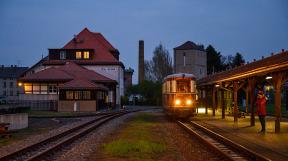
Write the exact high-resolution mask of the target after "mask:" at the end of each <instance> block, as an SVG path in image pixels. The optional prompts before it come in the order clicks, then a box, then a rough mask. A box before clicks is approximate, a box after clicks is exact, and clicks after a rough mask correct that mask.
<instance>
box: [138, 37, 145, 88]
mask: <svg viewBox="0 0 288 161" xmlns="http://www.w3.org/2000/svg"><path fill="white" fill-rule="evenodd" d="M138 61H139V62H138V84H140V83H141V82H142V81H143V80H144V40H139V60H138Z"/></svg>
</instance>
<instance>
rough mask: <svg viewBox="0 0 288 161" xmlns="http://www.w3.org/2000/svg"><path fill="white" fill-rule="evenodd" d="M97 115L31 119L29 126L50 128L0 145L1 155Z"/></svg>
mask: <svg viewBox="0 0 288 161" xmlns="http://www.w3.org/2000/svg"><path fill="white" fill-rule="evenodd" d="M96 117H99V116H94V117H85V118H57V119H55V118H48V119H47V118H46V119H29V128H31V129H33V128H34V129H39V130H40V129H41V128H49V130H45V131H42V132H41V133H35V134H31V135H29V136H27V137H26V138H24V139H22V140H15V141H14V142H13V143H11V144H9V145H5V146H2V147H0V156H4V155H7V154H10V153H12V152H15V151H17V150H19V149H22V148H24V147H26V146H29V145H32V144H35V143H37V142H40V141H42V140H44V139H46V138H48V137H51V136H54V135H57V134H59V133H61V132H63V131H66V130H69V129H71V128H73V127H75V126H78V125H80V124H82V123H84V122H88V121H90V120H92V119H95V118H96Z"/></svg>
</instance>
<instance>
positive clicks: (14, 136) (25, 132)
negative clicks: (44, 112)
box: [0, 128, 41, 147]
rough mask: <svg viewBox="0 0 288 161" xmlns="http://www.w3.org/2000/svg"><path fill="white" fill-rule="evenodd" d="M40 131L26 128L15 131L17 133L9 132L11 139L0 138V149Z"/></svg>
mask: <svg viewBox="0 0 288 161" xmlns="http://www.w3.org/2000/svg"><path fill="white" fill-rule="evenodd" d="M40 131H41V130H40V129H32V128H26V129H22V130H17V131H11V132H10V134H11V138H8V139H5V138H0V147H1V146H5V145H9V144H11V143H12V142H14V141H17V140H21V139H23V138H26V137H27V136H29V135H31V134H34V133H39V132H40Z"/></svg>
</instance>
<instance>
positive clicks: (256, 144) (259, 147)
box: [195, 112, 288, 161]
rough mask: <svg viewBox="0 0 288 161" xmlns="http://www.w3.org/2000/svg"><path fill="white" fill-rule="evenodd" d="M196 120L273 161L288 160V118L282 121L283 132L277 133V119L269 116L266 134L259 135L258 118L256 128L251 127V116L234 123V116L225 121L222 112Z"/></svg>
mask: <svg viewBox="0 0 288 161" xmlns="http://www.w3.org/2000/svg"><path fill="white" fill-rule="evenodd" d="M195 118H197V119H199V120H202V121H204V122H205V123H208V124H209V125H212V127H213V126H214V127H216V128H220V129H221V130H220V131H219V132H220V134H221V135H223V136H225V137H227V138H229V139H230V140H232V141H235V142H237V143H239V144H241V145H243V146H244V147H246V148H249V149H251V150H253V151H255V152H257V153H259V154H262V155H264V156H266V157H268V158H270V159H271V160H279V161H282V160H283V161H284V160H285V161H287V160H288V119H287V118H282V119H281V124H280V125H281V131H280V133H275V122H274V120H275V118H274V117H271V116H267V117H266V133H264V134H263V133H259V131H260V130H261V125H260V122H259V119H258V116H256V117H255V126H250V116H246V117H245V118H238V122H236V123H234V118H233V116H226V118H225V119H222V118H221V112H216V116H214V117H213V116H212V113H211V112H209V113H208V114H207V115H205V114H198V115H197V116H196V117H195ZM212 130H213V129H212ZM217 133H218V131H217Z"/></svg>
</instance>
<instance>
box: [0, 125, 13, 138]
mask: <svg viewBox="0 0 288 161" xmlns="http://www.w3.org/2000/svg"><path fill="white" fill-rule="evenodd" d="M9 125H10V123H0V135H1V137H2V138H6V139H8V138H10V137H11V134H9V133H8V127H9Z"/></svg>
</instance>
